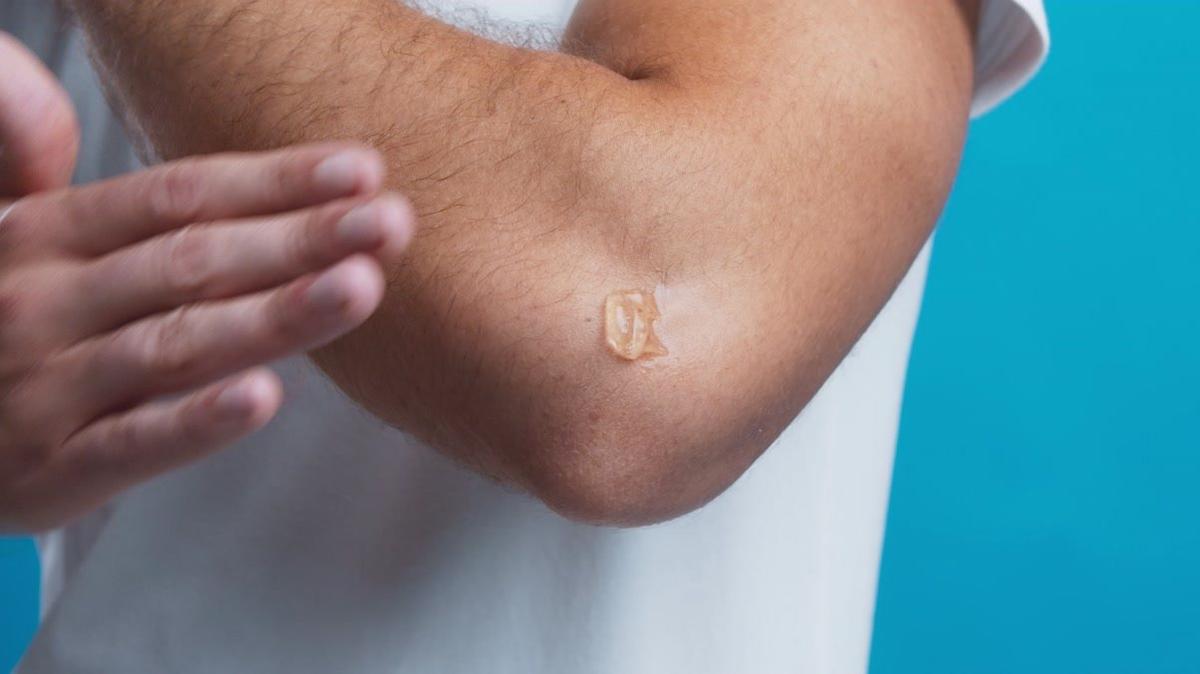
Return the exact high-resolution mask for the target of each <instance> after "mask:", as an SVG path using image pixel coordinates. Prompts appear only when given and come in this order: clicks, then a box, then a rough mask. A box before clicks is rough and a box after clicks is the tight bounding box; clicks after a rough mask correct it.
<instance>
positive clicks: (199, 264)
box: [160, 227, 214, 298]
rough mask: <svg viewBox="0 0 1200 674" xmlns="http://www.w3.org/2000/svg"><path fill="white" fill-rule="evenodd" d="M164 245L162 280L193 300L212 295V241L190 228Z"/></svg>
mask: <svg viewBox="0 0 1200 674" xmlns="http://www.w3.org/2000/svg"><path fill="white" fill-rule="evenodd" d="M163 245H164V247H165V251H164V253H163V255H162V256H161V258H160V259H161V262H162V264H163V270H162V278H163V280H164V282H165V284H166V286H167V289H168V290H170V291H172V292H173V293H174V294H176V295H182V296H185V297H189V298H190V297H200V296H206V295H207V294H208V293H209V292H211V291H212V289H213V285H214V278H213V276H212V274H213V252H212V245H211V243H210V241H209V239H208V237H205V236H203V235H202V234H201V233H200V232H198V231H196V229H195V228H193V227H187V228H185V229H182V230H179V231H177V232H173V233H172V234H170V235H169V236H167V237H166V238H165V240H164V244H163Z"/></svg>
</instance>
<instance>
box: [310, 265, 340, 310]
mask: <svg viewBox="0 0 1200 674" xmlns="http://www.w3.org/2000/svg"><path fill="white" fill-rule="evenodd" d="M304 301H305V302H306V303H307V304H308V306H309V307H310V308H312V309H315V310H316V311H319V312H321V313H335V312H338V311H341V310H342V308H343V307H345V306H346V302H347V301H349V297H348V296H347V292H346V288H345V287H344V286H343V285H342V283H341V280H340V279H339V278H338V274H336V273H334V272H325V273H324V274H322V275H321V276H319V277H318V278H317V280H316V281H314V282H313V284H312V285H310V286H309V287H308V290H307V291H306V292H305V294H304Z"/></svg>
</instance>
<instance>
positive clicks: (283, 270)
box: [63, 194, 414, 339]
mask: <svg viewBox="0 0 1200 674" xmlns="http://www.w3.org/2000/svg"><path fill="white" fill-rule="evenodd" d="M413 223H414V217H413V215H412V209H411V208H410V207H409V205H408V203H407V202H406V201H405V200H404V199H402V198H400V197H399V196H397V195H394V194H388V195H384V196H380V197H377V198H375V199H371V200H369V201H365V202H364V201H362V200H361V199H359V200H342V201H338V202H334V203H332V204H329V205H326V206H320V207H317V208H313V209H308V210H305V211H298V212H292V213H287V214H284V215H278V216H269V217H266V218H260V219H257V220H249V221H233V222H225V223H218V224H214V225H212V226H205V227H189V228H185V229H181V230H177V231H176V232H173V233H171V234H169V235H166V236H161V237H157V238H154V239H151V240H150V241H146V242H143V243H140V244H137V245H136V246H132V247H129V248H125V249H122V250H119V251H117V252H115V253H113V254H111V255H108V256H106V257H104V258H102V259H100V260H98V261H96V262H95V263H93V264H91V265H89V266H88V267H86V268H85V271H84V272H83V276H84V279H85V281H84V282H83V283H82V284H81V285H82V286H83V287H84V288H87V289H89V290H88V291H85V292H86V296H85V297H83V298H81V306H84V307H86V310H84V311H76V312H74V313H73V314H72V315H71V316H64V317H63V321H64V322H71V323H74V326H73V334H74V335H75V337H76V338H77V339H78V338H82V337H85V336H91V335H96V334H99V333H101V332H104V331H107V330H111V329H114V328H116V327H118V326H121V325H124V324H126V323H128V322H130V321H133V320H136V319H139V318H143V317H145V316H149V315H151V314H155V313H159V312H162V311H167V310H169V309H173V308H175V307H178V306H181V305H184V304H190V303H194V302H198V301H202V300H214V299H223V298H229V297H233V296H236V295H242V294H245V293H251V292H256V291H259V290H265V289H267V288H272V287H274V286H277V285H280V284H282V283H286V282H288V281H290V280H292V279H295V278H297V277H299V276H302V275H304V274H307V273H311V272H314V271H317V270H320V269H324V268H326V267H329V266H330V265H332V264H334V263H336V262H339V261H340V260H342V259H344V258H346V257H348V256H350V255H353V254H356V253H383V252H386V253H387V254H395V253H398V252H399V251H402V250H403V249H404V248H405V246H407V244H408V242H409V240H410V239H411V238H412V231H413V226H414V225H413Z"/></svg>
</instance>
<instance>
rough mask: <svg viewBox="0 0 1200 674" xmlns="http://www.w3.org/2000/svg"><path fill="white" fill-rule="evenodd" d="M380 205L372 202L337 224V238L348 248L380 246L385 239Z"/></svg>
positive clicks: (352, 212) (360, 207)
mask: <svg viewBox="0 0 1200 674" xmlns="http://www.w3.org/2000/svg"><path fill="white" fill-rule="evenodd" d="M380 220H381V217H380V209H379V205H378V204H376V203H374V202H372V203H369V204H365V205H362V206H359V207H358V208H355V209H354V210H352V211H350V212H349V213H347V214H346V215H345V216H344V217H343V218H342V219H341V220H340V221H339V222H338V224H337V237H338V240H339V241H340V242H341V243H342V245H344V246H346V247H347V248H352V249H358V248H366V247H369V246H378V245H379V244H380V243H381V239H382V238H383V227H382V226H381V223H380Z"/></svg>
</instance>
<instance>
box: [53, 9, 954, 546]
mask: <svg viewBox="0 0 1200 674" xmlns="http://www.w3.org/2000/svg"><path fill="white" fill-rule="evenodd" d="M68 4H70V5H73V7H74V9H75V10H76V12H77V13H78V14H79V16H80V18H81V20H82V22H83V25H84V27H85V28H86V30H87V31H88V33H89V35H90V36H91V38H92V40H93V42H94V46H95V48H96V49H95V54H96V57H97V59H98V61H99V64H100V66H101V70H102V74H103V75H104V76H105V77H106V79H108V80H109V82H110V83H111V85H112V86H113V88H114V91H115V93H116V95H117V98H118V100H119V101H120V103H121V104H122V106H123V107H124V108H125V110H126V111H127V112H128V113H129V114H130V116H131V117H132V119H133V120H134V122H135V124H136V125H137V127H138V128H139V129H140V130H141V131H142V132H144V133H145V134H146V136H147V138H148V140H149V141H150V143H151V144H152V145H153V147H154V148H156V149H157V151H158V152H159V153H160V154H161V155H163V156H164V157H166V158H175V157H181V156H186V155H193V154H199V153H208V152H214V151H223V150H232V149H236V150H257V149H268V148H274V147H280V146H283V145H287V144H291V143H295V142H300V141H308V140H319V139H334V138H339V139H341V138H345V139H355V140H359V141H362V142H365V143H368V144H370V145H372V146H374V147H376V148H378V149H379V150H380V151H381V153H382V154H383V156H384V158H385V161H386V162H387V164H388V168H389V178H388V187H389V188H391V189H395V190H397V191H399V192H401V193H403V194H405V195H406V196H407V197H408V198H409V199H410V200H411V201H412V202H413V204H414V206H415V208H416V210H417V212H418V214H419V217H420V220H421V228H420V232H419V234H418V235H417V237H416V239H415V240H414V241H413V243H412V246H411V248H410V252H409V254H408V255H407V256H406V257H405V258H404V259H403V260H401V261H398V262H395V263H393V264H390V265H389V266H388V268H387V270H386V273H387V276H388V280H389V288H388V292H387V294H386V296H385V298H384V300H383V303H382V306H381V308H380V310H379V311H378V312H377V313H376V314H375V315H374V317H373V318H372V319H371V320H370V321H369V322H368V323H367V324H366V325H365V326H364V327H363V328H361V329H359V330H357V331H355V332H354V333H352V334H350V335H348V336H347V337H345V338H343V339H341V340H339V341H338V342H336V343H334V344H333V345H331V346H330V347H327V348H325V349H323V350H321V351H319V352H317V353H316V354H314V357H315V359H316V361H317V363H318V364H319V365H320V366H321V367H322V368H323V369H324V370H325V371H326V372H327V373H329V375H330V376H331V377H332V378H333V379H334V380H335V381H336V382H337V383H338V384H339V385H340V386H341V387H342V388H343V389H344V390H345V391H347V392H348V393H349V394H350V395H351V396H352V397H354V398H355V399H356V400H358V401H359V402H360V403H361V404H363V405H364V406H365V407H366V408H367V409H369V410H370V411H371V412H373V413H374V414H376V415H378V416H379V417H380V418H382V419H384V420H386V421H388V422H389V423H392V424H394V425H396V426H398V427H401V428H403V429H405V430H407V431H409V432H411V433H413V434H415V435H417V436H418V437H421V438H422V439H424V440H426V441H428V442H429V443H431V444H432V445H433V446H435V447H436V448H438V449H439V450H441V451H443V452H446V453H448V454H450V455H451V456H454V457H455V458H457V459H459V460H460V461H463V462H465V463H466V464H468V465H470V466H472V467H475V468H476V469H478V470H480V471H482V472H485V473H487V474H489V475H492V476H495V477H496V478H498V479H501V480H503V481H506V482H508V483H511V484H515V485H518V486H520V487H523V488H525V489H527V490H529V491H530V492H532V493H533V494H534V495H536V496H537V497H539V498H541V499H543V500H544V501H545V502H546V503H548V504H549V505H550V506H551V507H553V508H555V509H556V510H558V511H560V512H562V513H564V514H566V515H568V516H571V517H575V518H578V519H583V520H588V521H596V522H608V523H618V524H636V523H644V522H651V521H657V520H661V519H665V518H668V517H672V516H675V515H678V514H680V513H683V512H686V511H688V510H691V509H694V508H696V507H699V506H700V505H702V504H703V503H705V502H707V501H708V500H709V499H711V498H713V497H714V496H716V495H717V494H719V493H720V492H721V491H723V490H724V489H725V488H726V487H728V486H729V485H730V484H731V483H732V482H733V481H734V480H735V479H736V478H737V477H738V476H739V475H741V474H742V473H743V472H744V471H745V469H746V468H747V467H748V466H749V465H750V464H751V463H752V462H753V461H754V460H755V459H756V458H757V457H758V456H759V455H760V454H761V453H762V452H763V451H764V450H765V449H766V448H767V447H768V446H769V444H770V443H771V442H772V441H773V440H774V439H775V438H776V437H777V436H778V434H779V433H780V432H781V431H782V429H783V428H784V427H786V425H787V424H788V423H789V422H790V421H791V420H792V419H793V418H794V417H795V416H796V414H798V413H799V412H800V411H801V410H802V409H803V407H804V406H805V405H806V404H807V402H808V401H809V400H810V399H811V398H812V396H813V395H814V394H815V393H816V392H817V390H818V389H819V388H820V386H821V385H822V384H823V383H824V381H825V379H826V378H827V377H828V376H829V375H830V373H831V372H832V371H833V369H834V368H835V367H836V366H837V364H838V363H839V362H840V361H841V360H842V358H843V357H844V356H845V354H846V353H847V351H848V350H849V349H850V347H851V346H852V345H853V344H854V342H855V341H856V340H857V339H858V337H859V336H860V335H861V334H862V332H863V331H864V330H865V329H866V327H867V326H868V325H869V323H870V321H871V320H872V319H873V318H874V316H875V315H876V314H877V313H878V311H879V310H880V308H881V307H882V306H883V304H884V303H885V302H886V301H887V299H888V297H889V296H890V294H891V293H892V291H893V290H894V289H895V287H896V285H897V284H898V283H899V281H900V280H901V278H902V277H903V275H904V273H905V272H906V271H907V270H908V268H909V266H910V265H911V263H912V260H913V259H914V257H915V256H916V254H917V252H918V251H919V250H920V247H921V245H922V244H923V243H924V242H925V240H926V239H927V237H928V235H929V233H930V231H931V230H932V227H933V225H934V223H935V222H936V219H937V217H938V215H939V213H940V211H941V208H942V206H943V204H944V201H945V199H946V196H947V194H948V191H949V189H950V186H951V183H952V181H953V178H954V175H955V173H956V170H957V162H958V158H959V155H960V152H961V147H962V142H963V137H964V133H965V128H966V123H967V117H968V107H969V102H970V97H971V90H972V61H971V51H972V50H971V42H972V27H973V26H974V23H975V13H976V3H975V2H954V1H953V0H934V1H931V2H920V3H915V2H911V1H910V0H879V1H877V2H870V3H862V2H851V1H850V0H813V1H810V2H795V1H794V0H747V1H745V2H741V1H739V2H732V1H730V0H659V1H657V2H645V0H584V1H583V2H582V3H581V4H580V6H579V8H578V9H577V11H576V14H575V16H574V18H573V19H572V21H571V24H570V26H569V28H568V30H567V33H566V35H565V37H564V39H563V43H562V44H563V46H562V48H561V49H560V50H558V51H537V50H529V49H522V48H518V47H513V46H508V45H504V44H500V43H498V42H494V41H489V40H487V39H484V38H481V37H478V36H475V35H472V34H470V33H467V32H464V31H461V30H458V29H456V28H453V27H451V26H449V25H447V24H444V23H441V22H439V21H437V20H435V19H432V18H430V17H429V16H427V15H426V14H424V13H422V12H421V11H419V10H417V9H414V8H412V7H409V6H405V5H403V4H397V3H395V2H393V1H392V0H174V1H173V2H169V3H168V2H153V1H150V0H75V1H74V2H70V3H68ZM629 289H643V290H649V289H654V296H655V298H656V300H657V302H658V305H659V306H658V308H659V310H660V311H661V313H662V316H661V318H660V319H659V320H658V321H657V323H656V324H655V330H656V331H657V332H658V333H659V334H660V335H661V337H662V340H663V342H664V343H665V345H666V346H667V348H666V349H665V350H664V351H665V353H663V354H662V355H660V356H658V357H655V358H650V359H646V358H641V359H637V360H628V359H625V358H615V357H614V355H613V352H612V351H611V349H610V348H608V347H607V346H606V328H605V324H606V323H607V321H606V316H607V313H606V308H607V307H606V302H607V298H608V297H609V296H610V294H612V293H613V292H616V291H622V290H629Z"/></svg>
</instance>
